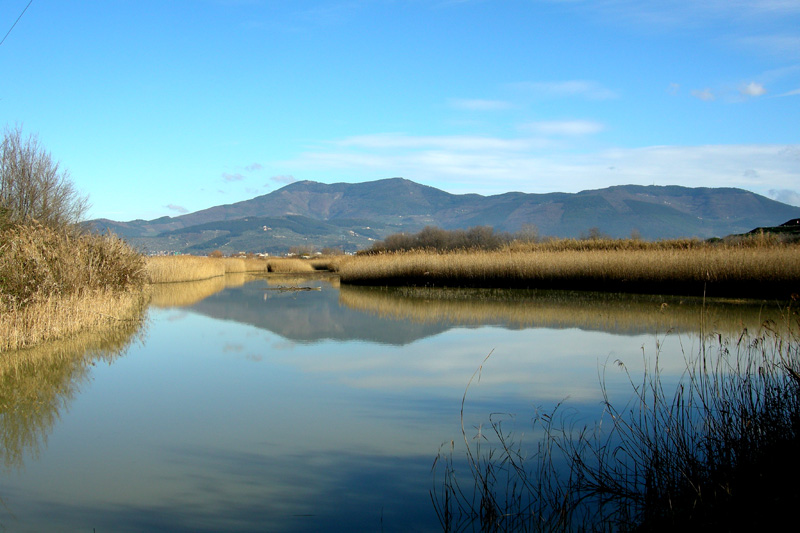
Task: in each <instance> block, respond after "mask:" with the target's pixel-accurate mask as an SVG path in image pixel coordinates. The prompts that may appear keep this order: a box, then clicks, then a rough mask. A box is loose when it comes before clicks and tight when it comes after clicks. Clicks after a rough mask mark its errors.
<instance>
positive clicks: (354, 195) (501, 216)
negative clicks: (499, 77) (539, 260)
mask: <svg viewBox="0 0 800 533" xmlns="http://www.w3.org/2000/svg"><path fill="white" fill-rule="evenodd" d="M792 218H800V207H795V206H791V205H787V204H783V203H780V202H777V201H775V200H771V199H769V198H766V197H764V196H761V195H758V194H755V193H752V192H750V191H746V190H743V189H736V188H705V187H698V188H690V187H679V186H655V185H652V186H640V185H619V186H613V187H608V188H604V189H597V190H587V191H582V192H579V193H547V194H529V193H521V192H509V193H505V194H498V195H493V196H482V195H478V194H450V193H448V192H445V191H442V190H440V189H436V188H434V187H429V186H426V185H421V184H419V183H415V182H413V181H410V180H407V179H403V178H390V179H384V180H378V181H371V182H364V183H334V184H324V183H317V182H313V181H299V182H295V183H292V184H290V185H287V186H285V187H282V188H281V189H278V190H276V191H273V192H271V193H269V194H265V195H263V196H258V197H255V198H252V199H250V200H245V201H242V202H237V203H233V204H227V205H220V206H216V207H211V208H208V209H203V210H201V211H197V212H194V213H189V214H186V215H181V216H177V217H162V218H157V219H154V220H132V221H129V222H116V221H112V220H108V219H97V220H93V221H91V224H92V225H93V226H94V228H95V229H96V230H98V231H111V232H114V233H116V234H117V235H119V236H121V237H123V238H124V239H126V240H127V241H129V242H130V243H131V244H133V245H134V246H136V247H138V248H139V249H141V250H143V251H145V252H149V253H154V252H158V251H162V252H182V253H194V254H205V253H209V252H211V251H213V250H221V251H222V252H224V253H233V252H239V251H244V252H268V253H272V254H275V253H283V252H286V251H287V250H288V249H289V248H290V247H300V248H317V249H322V248H325V247H329V248H339V249H342V250H344V251H354V250H357V249H361V248H365V247H368V246H370V245H371V244H372V243H373V242H374V241H376V240H381V239H383V238H385V237H386V236H387V235H390V234H392V233H398V232H416V231H419V230H420V229H422V228H423V227H425V226H428V225H434V226H439V227H441V228H445V229H456V228H468V227H472V226H492V227H493V228H494V229H495V230H497V231H509V232H515V231H519V230H520V229H521V228H527V229H531V228H532V227H535V228H536V230H537V231H538V234H539V235H540V236H543V237H545V236H553V237H580V236H581V235H586V234H587V232H588V231H590V229H592V230H593V231H599V232H601V233H603V234H606V235H609V236H612V237H628V236H630V235H631V234H632V232H635V233H638V234H639V235H640V236H641V237H642V238H645V239H665V238H679V237H699V238H709V237H723V236H726V235H730V234H739V233H745V232H747V231H749V230H751V229H753V228H755V227H770V226H777V225H779V224H781V223H782V222H784V221H786V220H788V219H792Z"/></svg>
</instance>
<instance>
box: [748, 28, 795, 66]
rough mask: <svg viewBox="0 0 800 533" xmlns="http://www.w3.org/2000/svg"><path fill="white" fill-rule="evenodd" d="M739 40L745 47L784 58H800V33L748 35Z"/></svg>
mask: <svg viewBox="0 0 800 533" xmlns="http://www.w3.org/2000/svg"><path fill="white" fill-rule="evenodd" d="M737 42H738V43H739V45H740V46H741V47H743V48H745V49H750V50H755V51H760V52H766V53H768V54H771V55H774V56H777V57H780V58H781V59H784V60H785V59H798V58H800V34H797V35H788V34H774V35H748V36H744V37H740V38H739V39H737Z"/></svg>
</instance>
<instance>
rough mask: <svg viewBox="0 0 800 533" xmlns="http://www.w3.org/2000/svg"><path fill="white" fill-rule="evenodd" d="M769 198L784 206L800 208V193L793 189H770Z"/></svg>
mask: <svg viewBox="0 0 800 533" xmlns="http://www.w3.org/2000/svg"><path fill="white" fill-rule="evenodd" d="M769 196H770V198H772V199H773V200H777V201H779V202H783V203H785V204H789V205H797V206H800V192H798V191H796V190H794V189H770V190H769Z"/></svg>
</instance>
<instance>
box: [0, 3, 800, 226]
mask: <svg viewBox="0 0 800 533" xmlns="http://www.w3.org/2000/svg"><path fill="white" fill-rule="evenodd" d="M29 1H30V0H4V1H3V2H2V3H0V33H1V34H2V35H5V33H6V32H7V31H8V29H9V28H11V26H12V24H14V21H15V20H17V17H19V15H20V13H22V11H23V10H24V9H25V7H26V5H28V2H29ZM0 38H1V37H0ZM0 72H2V76H0V123H2V124H0V125H7V126H12V127H13V126H15V125H20V126H22V128H23V130H24V132H26V133H35V134H37V135H38V136H39V140H40V142H41V144H42V145H44V146H45V147H46V148H47V149H48V150H49V151H50V152H51V153H52V155H53V157H54V158H55V159H57V160H59V161H60V162H61V164H62V166H63V167H64V168H67V169H69V171H70V174H71V176H72V179H73V181H74V182H75V184H76V185H77V187H78V188H79V189H80V190H81V191H82V192H83V193H85V194H88V195H89V197H90V201H91V203H92V209H91V212H90V213H89V215H90V217H91V218H95V217H106V218H111V219H115V220H131V219H134V218H144V219H151V218H156V217H159V216H163V215H171V216H175V215H179V214H181V213H185V212H191V211H196V210H199V209H203V208H206V207H210V206H213V205H219V204H224V203H232V202H236V201H240V200H245V199H248V198H252V197H254V196H257V195H260V194H266V193H268V192H271V191H273V190H276V189H278V188H280V187H282V186H284V185H285V184H287V183H290V182H292V181H296V180H314V181H321V182H325V183H334V182H361V181H369V180H376V179H383V178H389V177H396V176H402V177H405V178H408V179H411V180H414V181H417V182H419V183H423V184H426V185H431V186H434V187H438V188H441V189H444V190H446V191H449V192H452V193H468V192H475V193H479V194H499V193H503V192H508V191H523V192H532V193H544V192H556V191H562V192H577V191H580V190H585V189H596V188H601V187H607V186H610V185H619V184H627V183H637V184H645V185H650V184H656V185H671V184H676V185H686V186H708V187H722V186H733V187H741V188H744V189H748V190H751V191H754V192H757V193H759V194H764V195H766V196H769V197H772V198H776V199H779V200H781V201H785V202H787V203H792V204H794V205H800V0H763V1H755V0H705V1H697V0H659V1H656V2H650V1H644V0H638V1H636V0H596V1H584V0H330V1H326V2H322V1H312V0H293V1H288V0H287V1H281V0H273V1H268V0H170V1H164V0H162V1H150V0H102V1H100V0H97V1H93V0H69V1H65V0H33V2H32V3H31V4H30V7H29V8H28V9H27V11H26V12H25V13H24V15H23V16H22V18H20V19H19V22H18V23H17V24H16V26H15V27H14V28H13V30H12V31H11V33H10V34H8V36H7V38H6V40H5V42H3V44H2V45H0Z"/></svg>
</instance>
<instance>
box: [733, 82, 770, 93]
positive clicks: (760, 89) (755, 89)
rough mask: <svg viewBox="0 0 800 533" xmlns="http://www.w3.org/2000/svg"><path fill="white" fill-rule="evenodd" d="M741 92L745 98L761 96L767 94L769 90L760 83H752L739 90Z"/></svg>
mask: <svg viewBox="0 0 800 533" xmlns="http://www.w3.org/2000/svg"><path fill="white" fill-rule="evenodd" d="M739 92H740V93H741V94H743V95H744V96H761V95H763V94H766V93H767V90H766V89H765V88H764V86H763V85H761V84H760V83H756V82H754V81H751V82H750V83H748V84H747V85H744V86H743V87H742V88H740V89H739Z"/></svg>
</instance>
